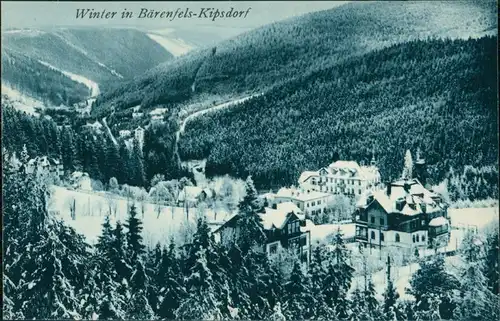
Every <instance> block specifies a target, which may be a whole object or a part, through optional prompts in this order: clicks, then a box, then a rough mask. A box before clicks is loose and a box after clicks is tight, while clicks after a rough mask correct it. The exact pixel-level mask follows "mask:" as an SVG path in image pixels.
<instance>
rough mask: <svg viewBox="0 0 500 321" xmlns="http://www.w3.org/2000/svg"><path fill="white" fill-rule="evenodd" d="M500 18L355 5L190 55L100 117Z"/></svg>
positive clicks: (233, 88) (133, 87)
mask: <svg viewBox="0 0 500 321" xmlns="http://www.w3.org/2000/svg"><path fill="white" fill-rule="evenodd" d="M496 12H497V11H496V6H495V2H494V1H486V2H484V1H467V2H465V1H446V2H437V1H436V2H431V1H415V2H406V1H400V2H353V3H349V4H347V5H344V6H340V7H337V8H334V9H331V10H326V11H321V12H315V13H311V14H307V15H304V16H301V17H297V18H293V19H289V20H286V21H282V22H277V23H274V24H271V25H267V26H264V27H261V28H258V29H255V30H252V31H249V32H246V33H244V34H241V35H240V36H237V37H236V38H234V39H231V40H227V41H224V42H222V43H220V44H219V45H217V47H216V48H215V49H212V48H209V49H206V50H198V51H195V52H190V53H188V54H187V55H185V56H183V57H180V58H179V59H177V60H176V61H175V63H168V62H167V63H166V64H163V65H160V66H158V67H157V68H155V69H154V70H152V71H150V72H148V73H146V74H145V75H144V76H142V77H140V78H139V79H137V80H136V81H134V82H133V83H130V84H127V85H126V86H123V87H122V88H118V89H116V90H114V91H111V92H108V93H106V94H104V95H103V96H102V97H101V98H100V99H99V100H98V103H97V104H98V106H97V108H96V110H95V112H100V111H103V110H107V107H109V106H111V105H114V106H115V107H117V108H122V109H123V108H129V107H131V106H133V105H134V104H135V105H137V104H142V105H145V106H146V107H149V106H152V105H157V104H165V105H170V107H172V106H174V105H176V104H178V103H182V102H185V101H187V100H193V99H196V98H197V97H198V96H199V95H212V96H213V95H215V96H217V95H223V94H235V93H242V92H248V91H255V90H259V91H261V90H263V89H266V88H269V87H272V86H274V85H276V84H277V83H280V82H285V81H288V80H290V79H293V78H295V77H299V76H301V75H303V74H304V73H307V72H311V71H314V70H318V69H322V68H325V67H328V66H332V65H335V64H338V63H340V62H342V61H345V60H346V59H349V58H350V57H352V56H355V55H361V54H364V53H367V52H370V51H372V50H375V49H381V48H383V47H387V46H389V45H392V44H396V43H401V42H407V41H410V40H414V39H427V38H429V37H443V38H446V37H449V38H462V39H467V38H469V37H479V36H482V35H486V34H496V26H497V22H496ZM187 80H189V81H187ZM132 101H133V103H132Z"/></svg>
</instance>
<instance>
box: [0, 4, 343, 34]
mask: <svg viewBox="0 0 500 321" xmlns="http://www.w3.org/2000/svg"><path fill="white" fill-rule="evenodd" d="M346 2H347V1H286V2H285V1H260V2H257V1H237V2H235V1H218V2H215V1H214V2H198V1H197V2H189V1H185V2H181V1H178V2H174V1H169V2H115V1H113V2H111V1H109V2H38V1H37V2H30V1H26V2H25V1H22V2H17V1H16V2H14V1H2V2H1V5H2V8H1V18H2V20H1V21H2V29H10V28H51V27H70V26H113V27H136V28H140V29H160V28H175V27H196V26H199V27H204V26H207V27H210V26H212V27H224V28H235V29H242V31H244V30H248V29H251V28H255V27H258V26H261V25H264V24H268V23H271V22H274V21H279V20H283V19H286V18H289V17H293V16H297V15H302V14H305V13H308V12H313V11H319V10H325V9H330V8H333V7H336V6H339V5H342V4H344V3H346ZM231 7H234V8H235V9H236V10H245V11H246V10H247V9H248V8H249V7H250V8H251V9H250V11H249V13H248V15H247V17H246V18H245V19H224V20H222V19H220V20H216V21H211V20H209V19H195V18H193V19H174V21H169V20H168V19H160V18H157V19H137V14H138V13H139V12H140V11H141V8H145V9H148V10H158V11H163V10H165V11H166V10H174V11H175V10H176V9H177V8H179V9H182V10H185V9H186V8H189V9H191V10H193V11H194V12H199V11H200V10H201V8H217V9H219V10H220V11H222V10H228V9H230V8H231ZM77 9H95V10H96V11H101V12H102V10H107V11H116V12H118V13H117V15H116V16H115V19H108V20H106V19H99V20H97V19H76V10H77ZM124 9H127V10H129V11H132V12H134V13H135V15H134V18H132V19H119V18H118V16H119V15H120V14H121V12H122V11H123V10H124Z"/></svg>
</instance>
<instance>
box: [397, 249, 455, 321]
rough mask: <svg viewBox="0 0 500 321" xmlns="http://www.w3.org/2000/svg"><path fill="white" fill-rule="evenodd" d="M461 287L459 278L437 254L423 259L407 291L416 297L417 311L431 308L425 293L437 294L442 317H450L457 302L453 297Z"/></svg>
mask: <svg viewBox="0 0 500 321" xmlns="http://www.w3.org/2000/svg"><path fill="white" fill-rule="evenodd" d="M459 288H460V282H459V281H458V279H457V278H456V277H455V276H454V275H452V274H450V273H448V272H447V271H446V270H445V267H444V258H443V256H442V255H436V256H434V257H429V258H426V259H423V260H422V262H421V264H420V269H418V270H417V271H416V272H415V273H414V274H413V276H412V278H411V280H410V288H409V289H408V290H407V292H408V293H409V294H411V295H413V296H414V297H415V299H416V303H417V305H416V309H417V311H418V310H428V309H429V306H428V304H427V303H426V301H425V300H423V298H424V296H425V295H435V296H436V297H437V298H438V299H439V300H440V304H439V311H440V315H441V317H442V318H443V319H449V318H452V317H453V310H454V309H455V303H454V302H453V300H452V299H451V297H453V295H452V294H453V293H454V292H456V291H458V289H459ZM417 311H416V312H417Z"/></svg>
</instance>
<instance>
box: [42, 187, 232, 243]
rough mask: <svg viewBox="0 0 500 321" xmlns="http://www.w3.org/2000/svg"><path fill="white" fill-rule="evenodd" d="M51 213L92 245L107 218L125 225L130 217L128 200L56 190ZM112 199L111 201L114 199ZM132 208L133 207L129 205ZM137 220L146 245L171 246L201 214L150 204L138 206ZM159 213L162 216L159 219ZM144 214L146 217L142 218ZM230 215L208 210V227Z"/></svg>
mask: <svg viewBox="0 0 500 321" xmlns="http://www.w3.org/2000/svg"><path fill="white" fill-rule="evenodd" d="M52 191H53V194H52V197H51V201H50V202H49V210H51V211H55V212H58V213H59V215H60V216H61V218H62V219H63V220H64V221H65V222H66V223H67V224H68V225H70V226H72V227H73V228H75V230H76V231H77V232H78V233H80V234H83V235H85V237H86V238H87V241H88V242H89V243H90V244H93V243H94V242H96V241H97V237H98V236H99V235H100V234H101V226H102V223H103V221H104V217H105V216H106V215H107V214H108V213H110V212H111V216H110V221H111V222H112V223H113V224H114V223H115V222H116V221H120V222H122V223H124V222H125V220H126V218H127V216H128V204H127V199H126V198H124V197H118V196H116V195H110V194H107V193H104V192H93V193H85V192H80V191H73V190H68V189H66V188H64V187H59V186H53V187H52ZM111 196H112V197H111ZM73 202H74V208H75V220H73V219H72V218H71V214H70V213H71V210H70V209H71V206H72V204H73ZM129 205H132V201H130V203H129ZM135 205H136V207H137V211H138V216H139V217H140V218H141V219H142V221H143V224H144V230H143V237H144V241H145V244H146V245H149V246H154V245H155V244H156V243H158V242H160V243H163V244H165V243H168V241H169V240H170V238H171V237H175V238H178V237H182V236H181V235H179V232H182V231H183V230H185V228H186V226H188V225H190V224H195V223H196V220H197V217H198V211H197V209H196V208H190V209H188V210H187V211H186V210H185V209H184V208H181V207H170V206H158V205H156V204H151V203H144V204H142V203H140V202H135ZM158 209H159V212H160V214H159V215H158ZM142 210H144V214H142ZM228 215H229V214H228V213H225V212H222V211H219V212H214V211H212V210H210V209H208V210H207V219H208V222H209V223H215V222H222V221H224V220H225V218H226V217H228Z"/></svg>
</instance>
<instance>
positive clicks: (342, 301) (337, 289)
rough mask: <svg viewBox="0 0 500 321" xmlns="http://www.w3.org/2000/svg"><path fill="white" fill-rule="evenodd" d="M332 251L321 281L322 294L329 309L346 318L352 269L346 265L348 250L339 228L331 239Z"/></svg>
mask: <svg viewBox="0 0 500 321" xmlns="http://www.w3.org/2000/svg"><path fill="white" fill-rule="evenodd" d="M332 246H333V250H332V251H331V252H330V253H329V255H328V266H327V275H326V277H325V279H324V280H323V293H324V295H325V298H326V302H327V304H328V306H329V307H330V308H335V311H336V313H337V316H338V317H339V318H347V317H348V302H347V292H348V291H349V288H350V287H351V281H352V276H353V272H354V269H353V267H352V266H351V265H350V264H349V263H348V259H349V256H350V253H349V250H348V249H347V247H346V246H345V242H344V238H343V234H342V231H341V230H340V228H339V229H338V230H337V232H336V233H335V236H334V238H333V243H332Z"/></svg>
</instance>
